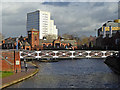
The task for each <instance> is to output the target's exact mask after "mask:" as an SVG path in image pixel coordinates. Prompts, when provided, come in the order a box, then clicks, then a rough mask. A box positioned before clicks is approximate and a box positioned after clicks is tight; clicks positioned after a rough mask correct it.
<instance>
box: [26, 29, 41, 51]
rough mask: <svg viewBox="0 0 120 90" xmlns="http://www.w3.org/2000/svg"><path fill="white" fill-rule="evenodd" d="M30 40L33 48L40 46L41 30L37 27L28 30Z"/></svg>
mask: <svg viewBox="0 0 120 90" xmlns="http://www.w3.org/2000/svg"><path fill="white" fill-rule="evenodd" d="M28 42H29V44H30V45H31V49H32V50H33V49H36V48H37V47H39V31H38V30H36V29H31V30H30V31H28Z"/></svg>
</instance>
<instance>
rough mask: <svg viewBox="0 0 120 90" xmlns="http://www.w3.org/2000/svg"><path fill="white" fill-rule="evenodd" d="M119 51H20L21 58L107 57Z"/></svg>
mask: <svg viewBox="0 0 120 90" xmlns="http://www.w3.org/2000/svg"><path fill="white" fill-rule="evenodd" d="M113 53H118V51H100V50H74V51H72V50H41V51H20V58H21V59H54V58H55V59H56V58H60V59H65V58H106V57H107V56H110V55H113Z"/></svg>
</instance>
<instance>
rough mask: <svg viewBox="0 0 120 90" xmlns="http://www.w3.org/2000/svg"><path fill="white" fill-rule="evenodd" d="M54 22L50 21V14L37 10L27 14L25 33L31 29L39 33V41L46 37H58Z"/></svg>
mask: <svg viewBox="0 0 120 90" xmlns="http://www.w3.org/2000/svg"><path fill="white" fill-rule="evenodd" d="M54 26H56V25H54V20H51V19H50V12H46V11H41V10H37V11H35V12H31V13H27V31H29V30H31V29H32V28H34V29H37V30H38V31H39V39H43V37H45V36H47V35H55V36H56V39H57V37H58V29H57V28H56V27H54Z"/></svg>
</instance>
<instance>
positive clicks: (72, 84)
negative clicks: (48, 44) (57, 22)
mask: <svg viewBox="0 0 120 90" xmlns="http://www.w3.org/2000/svg"><path fill="white" fill-rule="evenodd" d="M37 63H38V65H39V69H40V70H39V72H38V73H37V74H36V75H35V76H33V77H31V78H29V79H27V80H25V81H23V82H20V83H17V84H15V85H12V86H10V87H9V88H120V76H118V75H116V74H114V73H113V72H112V71H111V70H110V69H109V67H108V66H107V65H105V64H104V62H103V59H79V60H61V61H59V62H51V63H41V62H37Z"/></svg>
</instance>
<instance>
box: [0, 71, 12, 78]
mask: <svg viewBox="0 0 120 90" xmlns="http://www.w3.org/2000/svg"><path fill="white" fill-rule="evenodd" d="M10 75H13V72H10V71H0V78H4V77H8V76H10Z"/></svg>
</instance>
